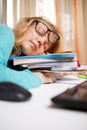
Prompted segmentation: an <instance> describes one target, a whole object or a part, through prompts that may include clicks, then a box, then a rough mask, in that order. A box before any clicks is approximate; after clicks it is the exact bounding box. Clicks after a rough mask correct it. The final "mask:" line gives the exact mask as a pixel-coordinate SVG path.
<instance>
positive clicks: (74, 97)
mask: <svg viewBox="0 0 87 130" xmlns="http://www.w3.org/2000/svg"><path fill="white" fill-rule="evenodd" d="M51 100H52V102H53V103H54V104H57V105H58V106H60V107H62V108H68V109H75V110H83V111H87V80H86V81H84V82H82V83H80V84H78V85H76V86H75V87H73V88H70V89H67V90H66V91H64V92H63V93H61V94H59V95H56V96H54V97H53V98H52V99H51Z"/></svg>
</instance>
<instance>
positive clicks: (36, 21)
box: [33, 20, 60, 43]
mask: <svg viewBox="0 0 87 130" xmlns="http://www.w3.org/2000/svg"><path fill="white" fill-rule="evenodd" d="M33 23H36V25H35V31H36V32H37V33H38V34H39V35H41V34H40V33H39V31H37V29H36V28H37V25H38V24H39V23H42V24H43V25H44V26H46V28H47V31H46V33H45V34H44V35H46V34H47V33H48V41H49V42H51V41H50V38H49V37H50V32H52V33H54V34H55V35H56V36H57V37H58V38H57V39H56V41H55V43H56V42H57V41H58V40H60V36H59V35H58V34H57V33H55V32H54V31H51V30H50V29H49V28H48V27H47V25H46V24H44V23H43V22H42V21H40V20H34V21H33ZM41 36H42V35H41ZM51 43H52V42H51Z"/></svg>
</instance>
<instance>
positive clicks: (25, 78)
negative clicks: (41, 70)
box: [0, 25, 42, 89]
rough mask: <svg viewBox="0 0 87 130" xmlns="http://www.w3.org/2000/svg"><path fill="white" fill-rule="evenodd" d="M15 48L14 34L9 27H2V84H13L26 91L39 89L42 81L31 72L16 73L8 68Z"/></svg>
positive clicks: (0, 74)
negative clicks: (9, 59)
mask: <svg viewBox="0 0 87 130" xmlns="http://www.w3.org/2000/svg"><path fill="white" fill-rule="evenodd" d="M13 46H14V34H13V32H12V30H11V29H10V28H9V27H6V26H4V25H0V82H13V83H15V84H18V85H20V86H21V87H23V88H25V89H30V88H35V87H39V86H40V85H41V84H42V81H41V79H40V78H39V77H38V76H37V75H36V74H34V73H32V72H31V71H30V70H28V69H26V70H23V71H16V70H13V69H11V68H9V67H7V62H8V58H9V56H10V54H11V51H12V48H13Z"/></svg>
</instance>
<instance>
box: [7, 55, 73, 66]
mask: <svg viewBox="0 0 87 130" xmlns="http://www.w3.org/2000/svg"><path fill="white" fill-rule="evenodd" d="M75 56H76V54H75V53H61V54H46V55H35V56H14V57H10V58H9V61H13V65H22V64H35V63H52V62H63V61H65V62H66V61H72V60H73V58H74V57H75Z"/></svg>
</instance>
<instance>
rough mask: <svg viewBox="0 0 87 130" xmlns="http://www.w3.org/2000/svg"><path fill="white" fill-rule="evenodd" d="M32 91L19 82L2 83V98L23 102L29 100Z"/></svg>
mask: <svg viewBox="0 0 87 130" xmlns="http://www.w3.org/2000/svg"><path fill="white" fill-rule="evenodd" d="M30 97H31V93H30V92H29V91H28V90H26V89H24V88H22V87H20V86H19V85H17V84H14V83H10V82H2V83H0V100H5V101H13V102H22V101H27V100H29V99H30Z"/></svg>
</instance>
